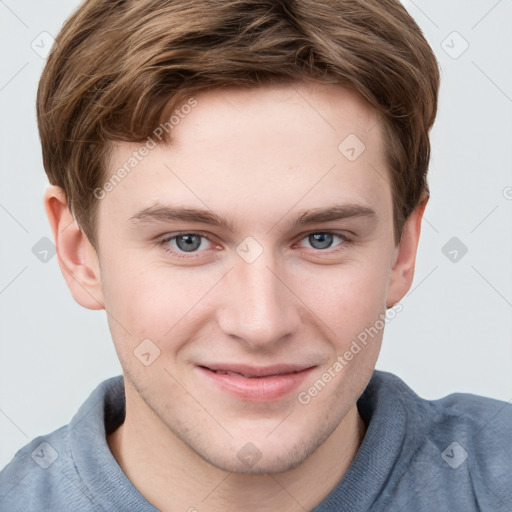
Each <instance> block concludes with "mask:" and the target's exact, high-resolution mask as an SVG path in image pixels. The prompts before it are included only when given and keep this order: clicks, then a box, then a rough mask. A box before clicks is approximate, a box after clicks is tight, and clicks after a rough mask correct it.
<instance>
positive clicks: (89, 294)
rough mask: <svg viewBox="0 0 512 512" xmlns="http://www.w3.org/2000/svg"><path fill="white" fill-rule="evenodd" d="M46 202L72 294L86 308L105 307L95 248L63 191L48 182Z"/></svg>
mask: <svg viewBox="0 0 512 512" xmlns="http://www.w3.org/2000/svg"><path fill="white" fill-rule="evenodd" d="M44 206H45V210H46V215H47V216H48V220H49V222H50V226H51V229H52V232H53V237H54V240H55V245H56V247H57V257H58V261H59V266H60V269H61V272H62V275H63V276H64V279H65V280H66V283H67V285H68V288H69V290H70V291H71V294H72V295H73V298H74V299H75V300H76V301H77V302H78V303H79V304H80V305H81V306H83V307H84V308H87V309H104V308H105V304H104V299H103V293H102V289H101V274H100V267H99V262H98V257H97V255H96V251H95V250H94V248H93V247H92V245H91V244H90V242H89V240H88V239H87V237H86V236H85V234H84V233H83V231H82V230H81V229H80V228H79V226H78V224H77V223H76V221H75V219H74V218H73V215H72V214H71V211H70V209H69V207H68V205H67V201H66V197H65V194H64V191H63V190H62V189H61V188H60V187H56V186H54V185H51V186H49V187H48V188H47V190H46V191H45V194H44Z"/></svg>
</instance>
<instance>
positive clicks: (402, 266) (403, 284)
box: [386, 197, 428, 308]
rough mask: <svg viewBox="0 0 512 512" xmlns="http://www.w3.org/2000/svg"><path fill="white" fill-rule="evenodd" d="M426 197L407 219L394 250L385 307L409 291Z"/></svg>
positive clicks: (400, 298)
mask: <svg viewBox="0 0 512 512" xmlns="http://www.w3.org/2000/svg"><path fill="white" fill-rule="evenodd" d="M427 202H428V197H426V198H424V199H423V201H422V202H421V203H420V205H419V206H418V207H416V209H415V210H414V211H413V212H412V213H411V215H410V216H409V218H408V219H407V221H406V223H405V225H404V229H403V233H402V238H401V240H400V243H399V244H398V246H397V247H396V248H395V253H394V256H393V263H392V268H391V275H390V279H389V285H388V297H387V304H386V305H387V307H388V308H391V307H393V306H394V305H395V304H396V303H397V302H399V301H400V300H402V299H403V297H404V296H405V294H406V293H407V292H408V291H409V289H410V287H411V284H412V280H413V278H414V265H415V263H416V252H417V249H418V243H419V240H420V232H421V220H422V218H423V213H424V211H425V207H426V206H427Z"/></svg>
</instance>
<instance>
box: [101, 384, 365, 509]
mask: <svg viewBox="0 0 512 512" xmlns="http://www.w3.org/2000/svg"><path fill="white" fill-rule="evenodd" d="M128 391H129V390H128V389H126V419H125V421H124V423H123V424H122V425H121V426H120V427H119V428H118V429H117V430H116V431H115V432H113V433H112V434H111V435H110V436H108V437H107V442H108V445H109V447H110V450H111V452H112V454H113V456H114V457H115V459H116V460H117V462H118V463H119V465H120V466H121V468H122V469H123V471H124V472H125V474H126V475H127V477H128V479H129V480H130V481H131V482H132V484H133V485H134V486H135V488H136V489H137V490H138V491H139V492H140V493H141V494H142V496H144V498H145V499H146V500H147V501H148V502H150V503H151V504H152V505H153V506H155V507H156V508H158V509H159V510H161V511H162V512H166V511H171V510H187V511H191V512H193V511H201V512H217V511H223V512H226V511H228V512H230V511H238V510H258V511H265V512H266V511H269V512H270V511H274V510H280V511H283V512H292V511H300V512H304V510H311V509H312V508H314V507H315V506H316V505H318V504H319V503H320V502H321V501H322V500H323V499H324V498H325V497H326V496H327V495H328V494H329V492H331V491H332V489H334V487H335V486H336V484H337V483H338V482H339V481H340V480H341V479H342V477H343V476H344V474H345V473H346V472H347V470H348V467H349V466H350V464H351V462H352V460H353V459H354V457H355V454H356V452H357V450H358V448H359V446H360V444H361V442H362V440H363V437H364V435H365V425H364V422H363V421H362V420H361V418H360V416H359V414H358V411H357V407H356V406H355V405H354V407H353V408H352V409H350V411H349V412H348V414H346V416H345V417H344V418H343V420H342V421H341V422H340V424H339V425H338V427H337V428H336V429H335V430H334V432H333V433H332V434H331V435H330V436H329V437H328V438H327V439H326V441H325V442H324V443H323V444H322V445H321V446H320V447H319V448H318V449H317V450H316V451H315V452H313V453H312V454H311V455H310V456H309V457H308V458H307V459H306V460H304V461H303V462H302V463H301V464H300V465H299V466H297V467H296V468H294V469H292V470H289V471H286V472H282V473H275V474H263V475H250V474H237V473H230V472H226V471H223V470H221V469H219V468H216V467H214V466H212V465H211V464H210V463H208V462H206V461H205V460H203V459H202V458H200V457H199V456H198V455H197V454H196V453H195V452H193V451H192V450H191V449H190V448H189V447H188V446H187V445H185V444H184V443H183V442H182V441H181V440H180V439H178V438H177V437H176V436H175V435H174V434H173V433H172V432H171V431H169V429H167V428H166V427H165V425H163V424H162V423H161V422H160V421H159V420H158V418H157V417H156V416H155V415H154V413H153V412H152V411H151V410H150V409H149V408H147V407H146V409H145V410H142V409H141V407H140V406H141V403H137V406H138V407H133V406H134V405H135V403H133V402H134V401H135V402H142V400H141V399H140V398H139V399H138V400H137V398H136V397H135V396H134V393H133V391H134V390H131V391H132V392H128ZM142 403H143V402H142ZM135 411H142V413H140V414H137V413H136V412H135ZM130 413H132V414H130Z"/></svg>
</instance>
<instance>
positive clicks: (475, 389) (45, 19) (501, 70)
mask: <svg viewBox="0 0 512 512" xmlns="http://www.w3.org/2000/svg"><path fill="white" fill-rule="evenodd" d="M78 3H79V2H78V1H76V0H73V1H71V0H66V1H56V0H51V1H50V0H45V1H41V0H32V1H29V0H24V1H14V0H0V48H1V51H2V53H1V56H2V58H1V64H0V113H1V116H0V141H1V144H2V151H0V172H1V176H0V180H1V181H0V183H1V186H0V229H1V249H2V250H1V252H0V258H1V260H0V311H1V315H0V334H1V345H0V356H1V358H0V440H1V448H0V467H3V466H4V465H5V464H6V463H7V462H8V461H9V460H10V459H11V458H12V456H13V455H14V453H15V452H16V451H17V450H18V449H19V448H20V447H21V446H23V445H24V444H26V443H27V442H28V441H29V440H30V439H32V438H34V437H35V436H37V435H41V434H46V433H49V432H50V431H52V430H55V429H56V428H58V427H60V426H62V425H64V424H66V423H68V422H69V420H70V419H71V417H72V415H73V414H74V413H75V412H76V410H77V409H78V407H79V406H80V404H81V403H82V402H83V401H84V400H85V399H86V398H87V396H88V395H89V394H90V392H91V391H92V389H93V388H94V387H95V386H96V385H97V384H98V383H99V382H100V381H101V380H103V379H105V378H107V377H110V376H112V375H117V374H120V373H121V369H120V365H119V363H118V361H117V358H116V355H115V352H114V349H113V344H112V341H111V339H110V333H109V331H108V327H107V322H106V317H105V312H103V311H100V312H98V311H89V310H86V309H84V308H82V307H80V306H78V305H77V304H76V303H75V302H74V300H73V299H72V297H71V294H70V293H69V291H68V289H67V287H66V284H65V282H64V279H63V277H62V275H61V273H60V270H59V267H58V264H57V258H56V257H53V258H51V259H49V260H48V261H47V262H46V263H43V262H41V261H40V260H39V259H38V258H36V256H35V255H34V254H33V253H32V248H33V246H34V245H35V244H36V243H37V242H38V241H39V240H40V239H41V238H42V237H48V238H52V236H51V231H50V228H49V225H48V222H47V220H46V217H45V213H44V209H43V203H42V194H43V191H44V189H45V187H46V185H47V181H46V176H45V174H44V171H43V167H42V163H41V155H40V146H39V139H38V133H37V128H36V117H35V106H34V104H35V96H36V88H37V83H38V79H39V76H40V73H41V71H42V67H43V65H44V59H43V58H42V57H41V56H40V55H39V54H41V53H44V50H45V45H47V38H48V36H47V35H44V34H43V35H42V36H41V35H40V34H41V33H42V32H46V33H48V34H51V35H54V36H55V35H56V34H57V33H58V31H59V28H60V26H61V25H62V23H63V21H64V20H65V18H66V17H67V16H68V15H69V14H70V13H71V12H72V10H73V9H74V8H75V7H76V6H77V5H78ZM404 3H405V5H406V7H407V8H408V10H409V12H410V13H411V14H412V15H413V16H414V18H415V19H416V20H417V22H418V23H419V25H420V26H421V27H422V29H423V30H424V32H425V34H426V36H427V38H428V40H429V42H430V43H431V45H432V47H433V48H434V51H435V52H436V54H437V56H438V59H439V62H440V65H441V68H442V87H441V97H440V105H439V114H438V120H437V123H436V126H435V128H434V131H433V133H432V144H433V155H432V163H431V168H430V187H431V196H432V197H431V200H430V202H429V204H428V206H427V210H426V213H425V219H424V222H423V228H422V238H421V243H420V247H419V254H418V259H417V266H416V276H415V280H414V284H413V286H412V288H411V291H410V293H409V295H408V296H407V297H406V298H405V299H404V300H403V301H402V304H403V311H402V312H401V313H399V314H398V315H397V317H396V318H395V319H394V320H393V321H392V322H391V323H390V324H389V325H388V326H387V328H386V334H385V337H384V345H383V350H382V353H381V357H380V359H379V363H378V366H377V367H378V368H379V369H385V370H388V371H391V372H393V373H395V374H397V375H398V376H400V377H401V378H402V379H404V380H405V381H406V382H407V383H408V384H409V386H411V387H412V388H413V389H414V390H415V391H416V392H417V393H418V394H419V395H421V396H423V397H426V398H439V397H442V396H445V395H446V394H449V393H452V392H458V391H462V392H471V393H477V394H481V395H486V396H491V397H495V398H500V399H503V400H507V401H509V400H510V399H511V398H512V385H511V384H512V371H511V370H512V344H511V337H512V336H511V334H512V315H511V312H512V258H511V255H512V236H511V232H512V173H511V168H512V165H511V164H512V152H511V147H512V144H511V141H512V68H511V65H510V63H511V62H512V30H511V28H512V27H511V25H512V23H511V21H512V2H511V1H510V0H500V1H496V0H473V1H468V0H457V1H455V0H450V1H446V0H436V1H426V0H425V1H423V0H422V1H420V0H416V1H414V2H413V1H411V0H409V1H405V0H404ZM454 31H455V32H457V34H453V32H454ZM33 41H34V43H33ZM466 44H468V45H469V46H468V48H467V49H466V51H464V53H461V51H462V50H463V49H464V48H465V46H466ZM32 46H34V47H35V49H33V48H32ZM37 52H39V54H38V53H37ZM459 54H460V55H459ZM454 57H457V58H454ZM452 237H457V238H458V239H459V240H460V241H461V242H462V243H463V244H464V245H465V246H466V247H467V249H468V252H467V254H465V255H464V256H463V257H460V255H461V253H460V251H459V253H458V261H456V262H453V261H451V260H450V259H449V258H448V257H447V256H445V254H443V252H442V248H443V247H444V246H445V244H446V243H447V242H448V241H449V240H450V239H451V238H452ZM450 250H451V249H450Z"/></svg>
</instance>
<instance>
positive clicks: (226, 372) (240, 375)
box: [214, 370, 251, 379]
mask: <svg viewBox="0 0 512 512" xmlns="http://www.w3.org/2000/svg"><path fill="white" fill-rule="evenodd" d="M214 371H215V373H218V374H219V375H234V376H235V377H245V378H246V379H250V378H251V377H249V375H244V374H243V373H236V372H230V371H225V370H214Z"/></svg>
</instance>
